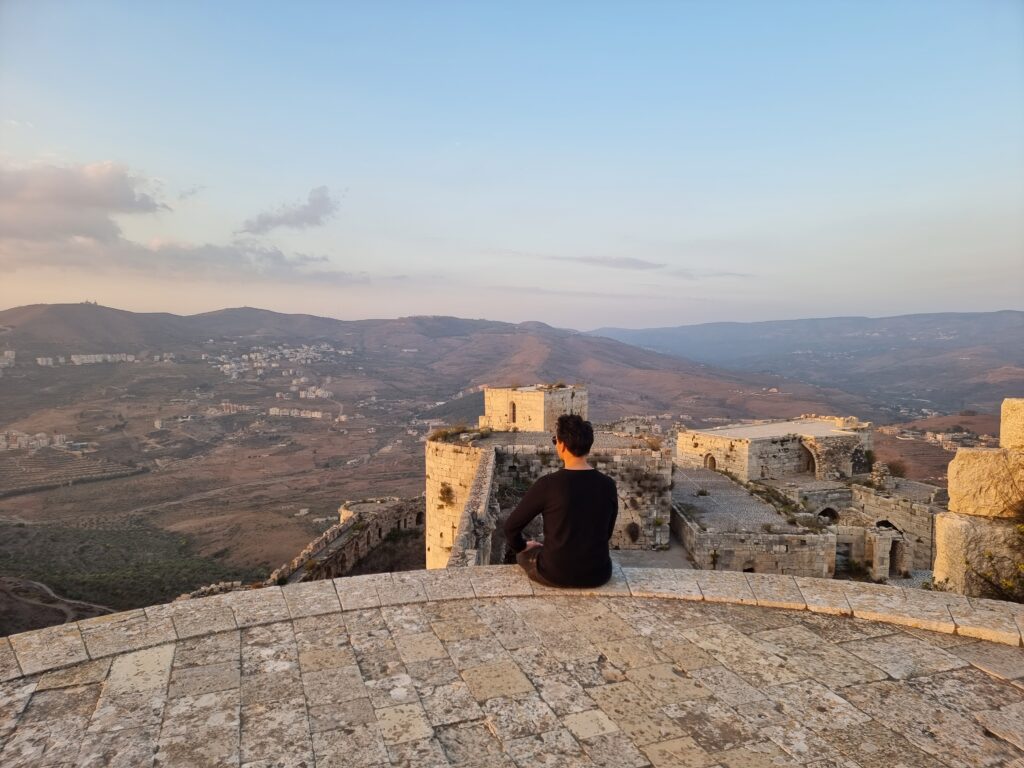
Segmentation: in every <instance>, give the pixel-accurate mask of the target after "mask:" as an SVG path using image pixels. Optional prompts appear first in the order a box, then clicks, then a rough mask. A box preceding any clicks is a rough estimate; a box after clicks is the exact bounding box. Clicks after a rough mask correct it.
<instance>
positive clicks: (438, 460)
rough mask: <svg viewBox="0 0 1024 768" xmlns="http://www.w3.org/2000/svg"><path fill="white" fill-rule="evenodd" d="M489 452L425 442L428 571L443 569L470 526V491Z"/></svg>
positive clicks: (439, 442)
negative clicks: (459, 539) (468, 517)
mask: <svg viewBox="0 0 1024 768" xmlns="http://www.w3.org/2000/svg"><path fill="white" fill-rule="evenodd" d="M488 454H493V451H491V450H490V449H483V448H474V447H471V446H468V445H459V444H451V443H445V442H442V441H439V440H428V441H427V444H426V475H427V477H426V486H427V490H426V515H427V530H426V547H427V568H445V567H447V565H448V560H449V558H450V557H451V554H452V548H453V547H454V546H455V542H456V539H458V538H459V536H460V535H465V534H466V533H467V532H468V530H470V528H471V527H467V526H468V521H467V519H466V516H467V515H468V514H469V510H468V508H467V504H468V502H469V498H470V489H471V488H472V486H473V483H474V481H475V480H476V477H477V473H478V471H479V470H480V468H481V465H482V464H483V460H484V458H485V456H486V455H488Z"/></svg>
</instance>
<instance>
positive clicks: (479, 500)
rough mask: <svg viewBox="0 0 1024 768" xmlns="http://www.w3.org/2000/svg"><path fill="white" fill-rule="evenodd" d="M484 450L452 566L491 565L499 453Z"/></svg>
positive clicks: (457, 540) (462, 518)
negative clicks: (497, 457)
mask: <svg viewBox="0 0 1024 768" xmlns="http://www.w3.org/2000/svg"><path fill="white" fill-rule="evenodd" d="M482 450H483V451H484V455H483V457H482V458H481V460H480V463H479V464H478V465H477V469H476V473H475V474H474V476H473V482H472V484H471V485H470V487H469V494H468V495H467V497H466V503H465V505H464V506H463V509H462V516H461V517H460V518H459V528H458V531H457V533H456V536H455V544H454V546H453V547H452V551H451V554H450V556H449V558H448V565H447V567H449V568H453V567H466V566H470V565H487V564H489V563H490V562H491V549H492V540H493V535H494V529H495V525H496V523H497V515H496V514H495V510H494V507H493V495H492V489H493V483H494V460H495V454H494V451H493V450H488V449H482Z"/></svg>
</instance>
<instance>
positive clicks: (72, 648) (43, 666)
mask: <svg viewBox="0 0 1024 768" xmlns="http://www.w3.org/2000/svg"><path fill="white" fill-rule="evenodd" d="M10 642H11V646H12V647H13V648H14V653H15V655H17V657H18V664H19V665H20V666H21V670H22V672H24V673H25V674H26V675H31V674H34V673H36V672H43V671H45V670H48V669H57V668H59V667H66V666H69V665H71V664H77V663H78V662H80V661H86V660H88V658H89V655H88V654H87V653H86V651H85V643H84V642H83V641H82V633H81V632H80V631H79V629H78V625H77V624H60V625H58V626H55V627H47V628H46V629H39V630H36V631H34V632H23V633H21V634H20V635H13V636H11V638H10Z"/></svg>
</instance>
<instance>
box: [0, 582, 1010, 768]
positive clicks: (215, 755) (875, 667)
mask: <svg viewBox="0 0 1024 768" xmlns="http://www.w3.org/2000/svg"><path fill="white" fill-rule="evenodd" d="M922 595H924V596H923V597H921V595H917V594H909V593H907V592H904V591H903V590H901V589H895V588H888V589H887V588H881V587H873V586H871V585H857V584H851V583H849V582H847V583H840V582H834V581H827V580H815V579H804V578H787V577H778V576H759V575H748V574H743V573H726V572H707V571H673V570H662V569H641V568H625V569H617V570H616V572H615V575H614V578H613V579H612V581H611V582H610V583H609V584H607V585H605V586H604V587H601V588H600V589H595V590H553V589H544V588H541V587H538V586H536V585H534V584H532V583H531V582H529V581H527V580H526V579H525V578H524V577H523V574H522V573H521V572H520V571H519V570H518V568H517V567H515V566H512V567H500V566H498V567H467V568H454V569H445V570H435V571H416V572H406V573H393V574H391V573H388V574H378V575H372V576H356V577H351V578H341V579H335V580H324V581H313V582H305V583H299V584H295V585H288V586H286V587H284V588H278V587H269V588H266V589H263V590H253V591H250V592H242V593H231V594H227V595H223V596H215V597H211V598H205V599H201V600H196V601H191V602H188V603H177V604H173V605H171V606H154V607H153V608H151V609H146V610H144V611H128V612H125V613H123V614H118V615H116V616H112V617H109V618H107V617H104V619H103V620H90V621H83V622H80V623H78V624H73V625H66V626H63V627H54V628H51V629H49V630H43V631H40V632H35V633H28V634H25V635H16V636H14V637H13V638H11V642H10V643H8V641H7V640H6V639H4V640H3V644H2V645H0V648H2V649H3V650H2V651H0V670H2V671H3V676H4V677H9V678H11V679H8V680H6V681H4V682H0V765H3V766H4V768H25V767H31V768H37V767H39V766H89V767H90V768H91V767H92V766H113V765H128V766H132V768H154V766H160V767H161V768H170V767H171V766H182V767H183V768H184V767H187V768H205V767H207V766H209V767H210V768H214V767H217V768H220V767H221V766H226V765H235V766H240V768H268V767H269V766H272V765H273V766H306V767H307V768H314V766H315V767H316V768H336V767H337V766H344V767H345V768H383V766H394V767H395V768H442V767H444V766H457V767H459V768H468V767H469V766H486V768H491V766H495V767H504V768H528V767H529V768H534V767H539V766H553V765H564V766H580V767H584V766H590V767H591V768H593V767H594V766H597V767H598V768H604V767H607V768H612V767H614V768H623V767H624V766H628V767H629V768H641V767H648V768H649V767H650V766H653V767H654V768H667V767H668V766H692V767H694V768H703V767H705V766H722V767H723V768H725V767H726V766H731V767H732V768H739V767H740V766H768V765H771V766H791V767H792V768H796V766H798V765H799V766H807V767H808V768H810V767H811V766H816V767H817V766H826V765H830V766H832V765H835V766H839V765H843V766H846V765H849V766H853V765H863V766H865V768H866V766H867V765H869V764H870V765H873V766H882V765H886V766H888V765H913V766H922V768H923V766H940V765H941V766H945V767H946V768H954V767H957V768H960V767H964V768H975V767H976V766H982V767H987V768H997V767H999V768H1002V767H1003V766H1016V765H1019V764H1020V763H1021V761H1022V760H1024V727H1022V723H1024V650H1022V649H1021V648H1019V647H1010V645H997V644H994V643H991V642H986V641H984V640H979V639H973V638H972V637H966V636H965V637H957V636H956V634H954V635H942V634H936V633H935V632H931V631H926V630H925V629H921V628H919V627H926V628H928V629H938V630H940V631H953V632H955V633H957V634H964V632H962V630H964V629H967V628H969V627H970V628H972V629H973V630H977V631H978V632H979V633H981V634H989V633H994V636H997V637H1000V638H1002V639H1003V640H1006V641H1009V640H1010V639H1011V636H1013V637H1015V638H1016V642H1017V643H1018V644H1019V642H1020V633H1019V630H1020V626H1019V625H1018V624H1017V623H1016V622H1017V620H1018V619H1019V614H1018V613H1016V612H1017V611H1018V610H1019V608H1020V606H1007V605H1005V604H1001V603H983V602H974V603H972V602H971V601H967V600H960V601H958V600H956V599H955V597H956V596H940V595H926V594H924V593H922ZM858 616H861V617H863V619H858V618H857V617H858ZM864 619H869V620H864ZM871 619H873V620H871ZM879 619H881V620H883V621H892V620H895V621H898V622H899V624H898V625H897V624H893V623H880V622H879V621H878V620H879ZM1014 632H1016V635H1013V633H1014ZM865 760H867V762H865Z"/></svg>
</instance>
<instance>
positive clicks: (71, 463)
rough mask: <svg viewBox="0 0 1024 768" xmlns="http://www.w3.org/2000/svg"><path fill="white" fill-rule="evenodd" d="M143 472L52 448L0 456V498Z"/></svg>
mask: <svg viewBox="0 0 1024 768" xmlns="http://www.w3.org/2000/svg"><path fill="white" fill-rule="evenodd" d="M145 471H146V470H145V469H141V468H138V467H128V466H125V465H124V464H115V463H114V462H112V461H107V460H105V459H88V458H85V457H82V456H77V455H75V454H73V453H70V452H68V451H62V450H59V449H55V448H40V449H39V450H35V451H28V450H25V451H4V452H3V453H0V497H3V496H15V495H17V494H19V493H31V492H33V491H41V490H45V489H47V488H60V487H61V486H66V485H75V484H76V483H89V482H94V481H96V480H109V479H111V478H114V477H125V476H127V475H134V474H137V473H139V472H145Z"/></svg>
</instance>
